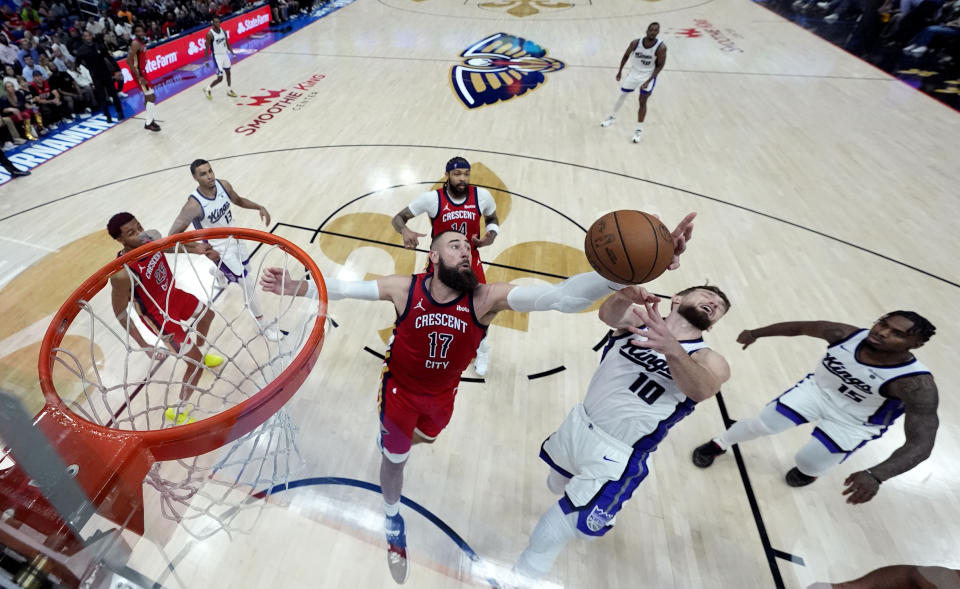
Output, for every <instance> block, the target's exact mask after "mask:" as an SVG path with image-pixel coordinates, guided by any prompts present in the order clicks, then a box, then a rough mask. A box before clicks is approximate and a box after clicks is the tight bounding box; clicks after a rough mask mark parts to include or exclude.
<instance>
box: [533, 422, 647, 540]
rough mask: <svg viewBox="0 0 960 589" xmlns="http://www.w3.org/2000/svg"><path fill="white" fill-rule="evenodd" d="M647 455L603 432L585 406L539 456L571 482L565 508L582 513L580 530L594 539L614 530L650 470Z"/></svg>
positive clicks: (556, 433)
mask: <svg viewBox="0 0 960 589" xmlns="http://www.w3.org/2000/svg"><path fill="white" fill-rule="evenodd" d="M647 456H648V453H646V452H640V451H635V450H634V448H632V447H630V446H628V445H626V444H624V443H623V442H621V441H620V440H618V439H616V438H614V437H613V436H611V435H610V434H608V433H606V432H605V431H603V430H601V429H600V428H599V427H598V426H597V425H595V424H594V423H593V422H592V421H591V420H590V418H589V416H588V415H587V413H586V411H585V410H584V408H583V405H582V404H578V405H576V406H574V408H573V409H571V410H570V414H569V415H567V418H566V419H565V420H564V421H563V423H562V424H561V425H560V429H558V430H557V431H556V432H554V433H553V434H552V435H551V436H550V437H549V438H547V439H546V440H545V441H544V442H543V445H542V446H541V448H540V458H542V459H543V460H544V461H545V462H546V463H547V464H549V465H550V466H551V468H553V469H554V470H556V471H557V472H559V473H560V474H562V475H564V476H566V477H567V478H569V479H570V480H569V482H567V485H566V487H565V488H564V496H563V498H562V499H560V508H561V509H563V512H564V513H572V512H577V513H578V517H577V529H578V530H580V531H581V532H583V533H584V534H587V535H589V536H602V535H603V534H605V533H606V532H608V531H609V530H610V529H611V528H612V527H613V524H614V520H615V518H616V514H617V512H619V511H620V508H621V507H622V506H623V504H624V503H625V502H626V501H627V500H628V499H630V496H631V495H632V494H633V491H634V490H635V489H636V488H637V486H638V485H639V484H640V482H641V481H642V480H643V479H644V478H645V477H646V476H647V473H648V472H649V470H648V469H647V465H646V459H647Z"/></svg>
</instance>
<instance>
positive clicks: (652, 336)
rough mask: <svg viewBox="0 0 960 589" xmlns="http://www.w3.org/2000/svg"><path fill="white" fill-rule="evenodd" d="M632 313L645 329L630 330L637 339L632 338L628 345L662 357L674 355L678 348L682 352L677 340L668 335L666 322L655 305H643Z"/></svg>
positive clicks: (649, 303)
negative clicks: (652, 351)
mask: <svg viewBox="0 0 960 589" xmlns="http://www.w3.org/2000/svg"><path fill="white" fill-rule="evenodd" d="M633 313H634V314H635V315H636V316H637V317H639V318H640V320H641V321H642V322H643V325H645V326H646V329H645V330H643V329H639V328H636V327H634V328H630V331H631V332H632V333H634V334H636V335H638V336H640V337H639V338H633V339H631V340H630V343H631V344H633V345H635V346H640V347H641V348H647V349H650V350H654V351H655V352H660V353H661V354H663V355H664V356H666V355H668V354H669V353H676V352H677V349H678V348H679V350H680V352H683V346H681V345H680V342H679V341H677V338H675V337H674V336H673V334H672V333H670V329H669V328H667V324H666V322H665V321H664V320H663V317H661V316H660V313H659V312H658V311H657V304H656V303H652V302H647V303H644V304H643V306H640V307H634V308H633Z"/></svg>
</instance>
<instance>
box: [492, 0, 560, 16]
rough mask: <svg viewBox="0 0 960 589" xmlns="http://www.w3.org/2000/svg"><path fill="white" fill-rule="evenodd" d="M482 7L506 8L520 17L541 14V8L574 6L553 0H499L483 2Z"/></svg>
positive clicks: (508, 11)
mask: <svg viewBox="0 0 960 589" xmlns="http://www.w3.org/2000/svg"><path fill="white" fill-rule="evenodd" d="M479 6H480V8H493V9H499V8H506V9H507V13H508V14H511V15H513V16H516V17H518V18H524V17H527V16H533V15H535V14H540V8H554V9H557V8H572V7H573V6H574V4H573V3H571V2H552V1H550V0H500V1H498V2H481V3H480V4H479Z"/></svg>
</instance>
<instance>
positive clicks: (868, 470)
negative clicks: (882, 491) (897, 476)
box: [863, 468, 883, 485]
mask: <svg viewBox="0 0 960 589" xmlns="http://www.w3.org/2000/svg"><path fill="white" fill-rule="evenodd" d="M863 472H865V473H867V474H868V475H870V476H872V477H873V478H874V479H876V481H877V484H878V485H882V484H883V481H882V480H880V477H878V476H877V475H875V474H873V473H872V472H870V469H869V468H867V469H865V470H864V471H863Z"/></svg>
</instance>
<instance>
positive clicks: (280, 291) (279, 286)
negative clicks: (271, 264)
mask: <svg viewBox="0 0 960 589" xmlns="http://www.w3.org/2000/svg"><path fill="white" fill-rule="evenodd" d="M260 287H261V288H262V289H263V290H264V292H272V293H273V294H277V295H288V296H297V295H298V294H300V287H301V283H300V281H299V280H294V279H293V278H292V277H291V276H290V272H289V271H287V270H286V269H284V268H266V269H264V271H263V276H261V277H260Z"/></svg>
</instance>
